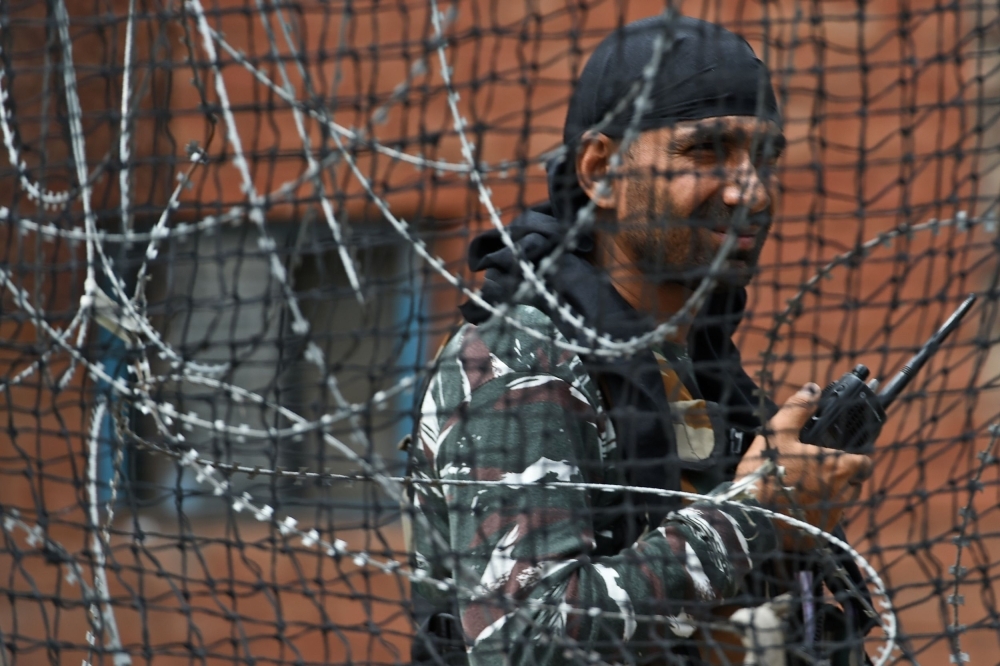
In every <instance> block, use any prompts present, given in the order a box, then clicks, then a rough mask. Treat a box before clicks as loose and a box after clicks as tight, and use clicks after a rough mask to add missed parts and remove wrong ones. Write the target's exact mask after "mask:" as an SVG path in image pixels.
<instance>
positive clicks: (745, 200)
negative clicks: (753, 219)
mask: <svg viewBox="0 0 1000 666" xmlns="http://www.w3.org/2000/svg"><path fill="white" fill-rule="evenodd" d="M727 171H728V173H727V178H726V183H725V184H724V185H723V187H722V200H723V202H724V203H725V204H726V205H727V206H731V207H733V208H736V207H737V206H746V208H747V210H748V211H749V212H750V213H760V212H762V211H764V210H766V209H767V208H768V206H770V205H771V195H770V193H769V192H768V189H767V184H766V183H765V182H764V180H763V179H762V178H761V174H760V173H759V172H758V171H757V169H756V168H754V165H753V163H752V162H751V161H750V157H749V155H748V156H746V157H745V158H744V159H743V161H742V163H741V164H740V165H739V166H737V167H736V168H733V169H729V170H727Z"/></svg>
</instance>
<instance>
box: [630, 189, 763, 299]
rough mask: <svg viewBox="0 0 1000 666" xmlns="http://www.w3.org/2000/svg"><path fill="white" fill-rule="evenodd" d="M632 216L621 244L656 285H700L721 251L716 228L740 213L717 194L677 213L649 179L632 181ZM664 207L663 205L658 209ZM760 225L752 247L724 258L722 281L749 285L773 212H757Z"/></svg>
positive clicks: (756, 223) (755, 222) (718, 277)
mask: <svg viewBox="0 0 1000 666" xmlns="http://www.w3.org/2000/svg"><path fill="white" fill-rule="evenodd" d="M632 185H633V187H632V188H630V192H629V197H628V202H627V211H626V212H627V216H626V219H625V220H622V221H621V223H620V225H619V234H620V235H621V242H622V245H623V246H624V247H625V248H626V249H627V250H628V252H629V254H631V256H632V258H633V260H634V261H635V262H636V267H637V268H638V269H639V270H640V271H641V272H642V273H643V275H645V276H646V277H647V278H648V279H649V280H650V281H651V282H653V283H654V284H681V285H683V286H685V287H688V288H695V287H697V286H698V284H699V283H701V281H702V280H703V279H704V278H705V277H707V276H708V275H709V273H710V267H711V265H712V262H714V261H715V258H716V255H717V254H718V251H719V240H718V237H717V236H716V234H715V233H714V230H715V229H716V228H722V227H724V228H729V225H730V224H731V222H730V220H731V219H732V218H733V217H734V216H735V215H736V214H737V213H738V212H739V211H736V210H734V209H732V208H730V207H729V206H727V205H725V204H724V203H723V202H722V200H721V197H713V198H712V199H709V200H707V201H706V202H705V203H703V204H702V205H701V206H699V207H698V208H697V209H696V210H695V211H694V212H693V214H692V215H690V216H688V217H684V216H681V215H678V214H677V212H676V211H675V210H674V208H673V206H672V205H671V203H670V202H669V201H666V202H657V201H656V199H655V197H654V195H653V192H652V188H651V186H650V184H648V183H636V182H633V183H632ZM655 208H662V210H654V209H655ZM752 217H753V219H752V220H751V221H750V222H751V225H752V226H753V228H755V229H757V233H758V236H757V242H756V244H755V245H754V247H753V248H750V249H746V250H744V249H740V248H736V247H734V248H733V249H732V250H730V252H729V256H728V257H727V258H726V259H724V260H723V261H722V264H721V266H720V267H719V270H718V271H717V272H715V274H714V277H715V279H716V280H717V281H718V282H719V283H720V284H723V285H726V286H732V287H745V286H746V285H747V284H748V283H749V282H750V280H751V279H752V278H753V277H754V275H756V273H757V263H758V261H759V259H760V253H761V249H762V246H763V241H764V239H765V238H766V236H767V231H768V230H769V228H770V225H771V216H770V213H766V214H757V215H754V216H752Z"/></svg>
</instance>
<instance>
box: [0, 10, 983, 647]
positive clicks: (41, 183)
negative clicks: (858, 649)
mask: <svg viewBox="0 0 1000 666" xmlns="http://www.w3.org/2000/svg"><path fill="white" fill-rule="evenodd" d="M660 11H665V12H666V13H665V15H666V16H668V20H669V17H670V16H673V13H672V12H675V11H676V12H680V13H681V14H684V15H687V16H696V17H701V18H704V19H707V20H710V21H713V22H717V23H720V24H722V25H725V26H726V27H728V28H729V29H731V30H733V31H734V32H737V33H738V34H740V35H742V36H744V37H745V38H746V39H747V40H748V41H749V42H750V44H751V45H752V46H753V47H754V49H755V51H756V52H757V54H758V56H759V57H760V58H761V59H762V60H763V61H764V62H765V63H766V65H767V66H768V68H769V69H770V71H771V74H772V81H773V84H774V87H775V91H776V94H777V97H778V101H779V105H780V107H781V110H782V114H783V116H784V119H785V126H784V133H785V136H786V139H787V148H786V149H785V151H784V154H783V157H782V158H781V161H780V162H779V164H778V167H777V170H778V180H779V183H780V186H779V187H780V195H781V201H780V205H779V207H778V214H777V217H776V220H775V225H774V229H773V231H772V234H771V238H770V240H769V241H768V243H767V245H766V247H765V250H764V254H763V256H762V259H761V262H760V271H759V274H758V275H757V276H756V277H755V278H754V280H753V282H752V283H751V285H750V288H749V304H748V307H747V313H746V316H745V318H744V320H743V323H742V325H741V327H740V328H739V330H738V331H737V333H736V335H735V337H734V341H735V343H736V346H737V347H738V349H739V350H740V352H741V354H742V359H743V364H744V367H745V368H746V370H747V372H748V373H749V374H750V376H751V377H753V378H754V379H755V380H756V381H757V382H758V384H759V386H760V387H761V389H762V394H764V395H767V396H771V397H772V398H774V399H775V400H776V401H778V402H779V403H780V402H781V401H782V400H784V399H785V398H786V397H787V396H789V395H790V394H791V393H793V392H794V391H795V390H796V389H797V388H798V387H800V386H801V385H802V384H803V383H805V382H807V381H816V382H818V383H819V384H821V385H824V384H826V383H828V382H830V381H833V380H835V379H836V378H837V377H839V376H841V375H842V374H843V373H844V372H846V371H848V370H850V369H851V368H853V367H854V366H855V365H856V364H858V363H864V364H866V365H867V366H868V367H869V368H871V371H872V375H873V376H875V377H878V378H882V379H887V378H888V377H890V376H891V375H892V374H893V373H895V372H896V371H897V370H898V369H899V367H900V366H901V365H902V364H903V363H904V362H905V361H906V359H907V358H909V357H910V356H911V355H912V354H913V353H914V352H915V350H916V349H917V348H918V347H919V346H920V345H921V344H922V343H923V342H924V341H925V340H926V339H927V337H928V336H929V335H930V334H931V333H932V332H933V331H934V330H935V329H936V328H937V327H938V326H940V324H941V323H942V322H943V321H944V320H945V319H946V318H947V317H948V315H949V314H950V313H951V312H952V311H953V310H954V308H955V307H956V305H957V304H958V303H959V302H961V301H962V300H963V299H964V298H965V296H966V295H967V294H969V293H976V294H978V295H979V303H978V305H977V307H976V309H975V310H974V311H973V314H972V315H970V317H969V318H968V320H967V321H966V322H965V325H964V326H963V327H962V328H961V329H959V331H958V332H957V333H956V334H955V335H954V336H952V337H951V338H950V339H949V340H948V342H947V343H945V345H944V346H943V347H942V349H941V351H940V352H939V353H937V354H936V355H935V356H934V357H933V358H932V359H931V361H930V362H929V363H928V365H927V366H926V367H925V368H924V369H923V370H922V371H921V373H920V374H919V375H918V376H917V379H916V380H915V381H914V382H913V383H912V384H911V385H910V386H909V388H908V389H907V391H906V392H905V393H904V395H903V396H902V398H901V399H900V400H899V401H898V402H897V404H896V405H894V407H893V408H892V410H891V411H890V412H889V421H888V422H887V424H886V427H885V429H884V430H883V433H882V436H881V438H880V439H879V442H878V445H877V448H876V451H875V453H874V454H873V460H874V468H875V473H874V475H873V477H872V478H871V479H870V480H869V481H867V482H866V485H865V489H864V491H863V493H862V495H861V497H860V498H859V499H858V500H857V501H856V502H855V503H853V504H852V505H851V507H850V508H849V509H848V510H847V511H846V513H845V522H846V534H847V537H848V538H847V542H848V543H849V544H850V546H851V547H853V549H854V550H855V551H856V555H857V558H858V561H859V563H860V564H861V565H862V571H863V573H864V574H865V576H866V579H867V580H868V584H869V586H870V589H871V590H872V592H873V594H874V599H875V601H876V602H877V604H878V608H877V612H878V613H879V614H880V618H879V621H880V626H879V627H877V628H876V629H875V630H874V631H873V632H872V633H871V634H869V636H868V637H867V638H866V639H864V646H865V649H866V651H867V652H868V654H870V655H871V656H872V658H873V660H874V661H875V663H879V664H882V663H914V664H916V663H946V662H945V660H946V659H950V660H951V663H971V664H986V663H991V662H994V661H995V660H996V656H995V654H996V645H997V642H998V640H1000V614H998V609H997V602H996V597H995V593H996V589H997V582H998V580H1000V569H998V565H997V562H998V560H1000V532H998V530H997V527H996V526H997V525H1000V516H998V509H997V507H998V506H1000V477H998V470H1000V467H998V464H997V456H998V455H1000V445H998V444H997V443H996V440H997V438H998V437H1000V431H998V430H997V428H1000V408H998V404H1000V403H998V399H1000V398H998V394H997V392H996V390H995V389H996V384H997V381H998V378H1000V366H998V360H997V356H996V354H995V352H994V351H993V345H994V343H995V342H996V341H997V337H998V333H1000V330H998V326H997V324H996V314H997V293H998V292H997V281H998V277H1000V272H998V268H997V266H996V261H995V252H996V248H997V245H996V236H997V231H998V230H997V221H996V216H997V201H998V194H997V193H998V192H1000V157H998V156H1000V151H998V149H1000V122H998V115H1000V72H998V68H1000V50H998V49H1000V32H998V30H1000V28H998V26H1000V14H998V10H997V7H996V6H995V5H991V4H990V3H986V2H962V3H952V4H948V5H942V4H940V3H931V2H902V1H900V2H892V1H889V0H870V1H868V2H858V3H848V2H836V3H834V2H823V3H820V2H811V3H810V2H801V1H799V0H787V1H784V0H783V1H781V2H767V3H756V2H742V1H741V2H735V1H734V2H726V3H716V2H706V1H699V2H696V1H694V0H691V1H686V2H682V3H676V5H674V6H671V7H667V8H665V7H660V6H656V5H655V3H654V4H650V3H639V2H633V3H619V2H606V1H604V0H578V1H576V2H515V1H513V0H468V1H464V0H463V1H462V2H454V3H445V2H440V1H436V0H419V1H415V2H408V1H406V0H389V1H381V0H379V1H376V0H330V1H323V2H298V1H295V0H287V1H282V2H276V1H275V0H186V1H185V2H181V1H179V0H45V2H38V1H36V0H11V1H8V2H4V3H2V5H0V126H2V132H3V143H4V147H3V152H4V153H5V157H3V158H0V162H2V164H0V194H2V197H0V231H2V236H0V248H2V252H3V254H2V258H0V363H2V371H0V376H2V389H3V390H2V400H3V412H4V414H5V422H6V423H5V427H4V429H3V433H2V434H0V479H2V481H0V514H2V516H0V517H2V519H3V529H2V535H3V538H2V541H0V572H2V573H3V575H2V576H0V591H2V595H0V596H2V597H3V601H0V664H3V665H4V666H6V665H7V664H11V665H14V664H36V663H38V664H41V663H52V664H56V663H60V664H61V663H78V662H80V661H82V662H84V663H91V664H112V663H113V664H115V666H125V665H126V664H130V663H144V662H145V663H151V662H154V661H155V662H156V663H157V664H168V663H170V664H172V663H177V664H180V663H199V664H223V663H245V664H271V663H294V664H319V663H322V664H348V663H366V664H367V663H371V664H396V663H410V644H411V641H412V640H413V636H414V633H415V631H416V629H417V628H416V627H415V625H414V622H413V620H412V617H411V610H412V609H411V605H410V586H411V579H412V578H413V577H414V576H415V575H418V574H415V573H414V572H413V571H411V570H410V568H409V566H408V552H407V549H406V547H405V544H404V535H403V528H402V526H401V520H400V512H401V510H400V500H401V499H402V498H403V497H404V495H405V494H406V492H407V488H408V487H409V486H408V484H407V480H406V479H404V474H405V454H403V453H401V451H400V450H399V448H398V446H397V443H398V442H399V440H400V439H401V438H402V437H404V436H405V435H408V434H410V433H411V431H412V430H413V428H414V419H415V418H419V414H420V411H421V402H420V398H421V387H422V386H423V384H424V383H425V382H426V380H427V379H428V377H429V376H430V374H431V373H432V372H433V370H434V361H433V358H434V353H435V352H436V350H437V349H438V348H439V347H440V345H441V344H442V343H443V342H444V341H445V340H446V339H447V338H448V336H449V335H451V334H452V333H453V332H454V331H455V330H456V328H457V327H458V325H459V324H460V318H459V315H458V310H457V306H458V305H459V304H460V303H463V302H466V301H471V302H473V303H478V304H480V305H483V306H485V307H487V308H488V309H489V310H490V311H491V312H492V313H493V317H494V318H495V319H498V320H501V321H505V322H506V325H507V326H508V327H509V330H511V331H518V332H519V333H520V334H523V335H526V336H528V337H529V338H530V339H533V340H539V341H541V342H542V343H545V344H555V345H556V347H557V348H560V349H561V350H562V351H564V352H566V353H567V354H569V353H574V352H580V351H581V348H580V346H579V343H578V342H570V341H568V340H566V339H564V338H560V339H557V340H554V341H553V336H552V335H551V334H549V333H546V332H545V331H542V330H534V329H532V328H531V327H530V326H527V325H525V324H524V323H523V322H522V321H519V319H518V317H517V315H516V314H515V313H514V311H513V310H512V309H511V308H510V307H508V306H506V305H502V304H501V305H495V304H491V303H485V302H484V301H483V299H482V297H481V295H480V293H479V291H478V287H479V286H480V284H481V275H476V274H472V273H470V271H469V270H468V268H467V266H466V260H465V253H466V250H467V247H468V244H469V242H470V240H471V239H472V238H473V237H475V236H476V235H477V234H479V233H481V232H483V231H486V230H488V229H491V228H499V229H504V228H505V227H504V225H505V224H508V223H509V222H510V221H511V220H512V219H514V218H515V217H516V216H517V215H518V214H520V213H522V212H524V211H525V210H526V209H527V208H528V207H530V206H532V205H534V204H537V203H538V202H540V201H542V200H544V199H545V198H546V196H547V190H546V188H547V176H546V169H545V166H546V164H547V163H548V161H549V160H551V159H553V158H554V157H558V156H559V155H560V154H561V153H562V150H563V148H562V146H561V142H562V125H563V120H564V118H565V112H566V105H567V102H568V100H569V96H570V94H571V92H572V90H573V86H574V84H575V81H576V79H577V78H578V76H579V74H580V70H581V68H582V67H583V64H584V63H585V62H586V57H587V56H588V55H589V54H590V52H591V51H592V50H593V49H594V47H595V46H596V45H597V43H598V42H599V41H600V40H601V39H603V38H604V37H605V36H606V35H607V34H608V33H609V32H610V31H611V30H613V29H614V28H615V27H617V26H619V25H622V24H624V23H626V22H628V21H631V20H635V19H638V18H642V17H645V16H651V15H654V14H656V13H659V12H660ZM644 95H648V91H646V92H640V93H639V94H638V97H637V98H636V100H633V101H632V104H633V105H634V104H637V103H639V102H641V101H642V100H643V99H644ZM592 219H593V211H592V210H590V211H585V212H584V214H582V215H581V216H580V217H579V218H578V220H577V225H578V226H577V227H575V228H574V230H573V231H571V232H570V234H568V237H567V238H568V240H566V241H565V244H564V245H563V246H561V247H560V248H559V250H557V251H558V252H562V251H564V250H565V251H572V247H571V246H570V245H569V244H570V242H571V241H572V238H573V237H574V236H575V234H576V233H577V232H580V231H582V230H583V229H584V228H585V226H586V225H587V224H588V223H589V222H590V221H592ZM504 233H506V232H504ZM506 241H508V242H509V241H510V238H509V237H507V238H506ZM520 261H521V262H522V277H523V278H524V281H523V284H521V286H520V289H521V290H522V291H521V292H519V293H521V294H522V295H532V294H533V295H535V296H536V297H537V298H539V299H540V300H541V301H542V302H547V303H549V304H550V305H552V306H553V309H554V311H555V312H556V314H555V315H554V316H555V317H557V318H559V317H561V318H562V320H564V321H565V322H567V323H568V325H569V326H571V327H575V330H578V331H580V338H579V339H580V340H587V341H589V343H588V344H589V345H590V346H589V347H588V348H587V350H588V351H589V352H590V353H593V354H594V355H596V356H599V357H603V358H617V357H625V356H629V355H634V354H646V353H649V349H650V347H651V346H654V345H657V344H659V343H660V342H662V341H663V340H664V339H665V338H666V337H668V336H669V335H670V334H671V333H672V332H673V331H674V330H676V325H677V324H678V322H679V321H680V320H679V319H672V320H670V321H667V322H666V323H663V324H662V325H661V326H659V327H657V328H656V329H655V330H654V331H653V332H651V333H650V334H648V335H646V336H642V337H639V338H633V339H614V338H613V337H610V336H608V335H606V334H604V333H602V332H601V331H596V330H590V329H589V328H588V326H587V325H586V324H585V323H584V321H583V319H582V317H581V315H580V313H579V312H576V311H575V310H574V309H573V308H572V307H570V306H569V305H567V304H566V303H565V302H564V301H562V300H560V298H559V296H558V294H557V293H556V292H555V291H554V290H553V289H552V288H551V286H550V284H549V282H548V280H547V278H548V276H549V273H550V272H551V271H552V270H554V269H553V268H552V267H546V266H545V265H536V264H532V263H529V262H527V261H525V260H524V258H523V257H521V258H520ZM700 284H701V287H700V288H699V289H695V290H694V296H693V297H692V300H691V301H690V302H689V303H688V306H687V307H688V308H689V309H690V310H691V312H694V311H696V310H697V309H698V307H699V306H700V305H701V303H702V301H703V300H704V298H705V297H706V296H707V294H708V293H709V292H710V291H711V288H712V287H713V285H714V282H713V277H712V276H711V275H710V276H709V277H708V278H705V279H704V280H701V282H700ZM560 480H562V481H565V479H560ZM550 481H551V479H550ZM556 485H558V484H556ZM569 485H574V484H573V483H572V482H571V483H570V484H569ZM576 485H577V486H579V487H587V483H585V482H581V483H577V484H576ZM591 485H592V484H591ZM554 487H555V486H554ZM595 492H596V491H595ZM469 510H473V509H471V508H470V509H469ZM792 522H793V523H794V522H795V521H794V520H793V521H792ZM796 524H797V525H798V527H799V528H800V529H802V530H804V531H809V526H807V525H802V524H801V523H796ZM813 532H814V537H815V538H816V539H817V540H819V541H824V542H829V539H830V538H832V537H831V535H829V534H827V533H825V532H822V531H819V530H815V529H813ZM460 568H461V567H459V569H460ZM421 582H426V581H421ZM432 582H435V583H436V584H438V585H439V587H440V588H441V589H442V590H443V591H446V592H447V593H448V594H454V595H455V596H456V597H462V595H466V596H468V595H471V594H474V593H475V590H474V589H473V586H471V585H470V584H469V582H468V580H467V579H466V577H465V576H464V574H462V572H461V571H458V570H456V572H455V574H454V576H453V577H449V578H446V579H443V580H438V581H432ZM759 601H761V602H762V601H764V600H763V599H762V600H759ZM504 604H507V606H505V608H507V609H508V610H509V608H510V607H511V606H510V605H511V604H513V606H514V607H517V608H518V610H517V612H519V613H525V612H528V611H531V610H532V607H531V603H530V602H528V601H526V600H523V599H522V600H516V599H515V600H511V599H506V600H505V601H504ZM614 615H615V614H614V613H613V612H612V613H610V614H607V617H613V616H614ZM660 620H661V621H662V620H663V618H660ZM542 635H544V636H545V640H547V641H554V642H555V643H557V644H559V645H560V646H561V648H563V651H564V656H565V658H566V659H567V660H568V661H569V663H585V662H586V663H614V662H616V661H620V660H621V657H618V658H614V657H610V656H609V654H611V653H601V654H599V655H591V654H590V653H589V652H588V651H587V650H585V649H583V648H581V647H580V646H578V645H577V643H575V642H574V641H573V640H570V639H567V638H566V637H564V636H560V635H558V632H556V633H553V632H545V631H543V632H542ZM699 636H700V634H699ZM617 640H618V641H619V642H620V638H619V639H617ZM712 640H713V639H708V638H704V637H701V638H698V637H697V636H696V638H695V642H699V641H701V645H702V648H703V649H702V652H703V656H705V655H706V654H708V653H711V655H710V656H708V657H706V658H708V659H709V660H710V661H711V663H743V662H742V659H743V656H742V653H740V656H738V657H733V656H732V654H733V653H723V652H721V651H719V650H714V649H709V648H712V644H711V641H712ZM612 642H613V641H612ZM737 642H738V641H737ZM619 648H621V645H616V647H615V648H614V649H619ZM621 649H624V650H625V652H626V653H628V651H629V648H628V646H627V645H626V646H625V647H624V648H621ZM617 654H620V653H617ZM668 656H669V655H666V654H660V655H658V656H657V655H654V656H650V654H649V653H645V652H643V653H639V652H636V653H635V654H633V655H632V657H633V658H634V660H635V662H636V663H640V662H641V663H671V662H670V661H669V659H668ZM657 659H659V661H657ZM747 663H751V662H747Z"/></svg>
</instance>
